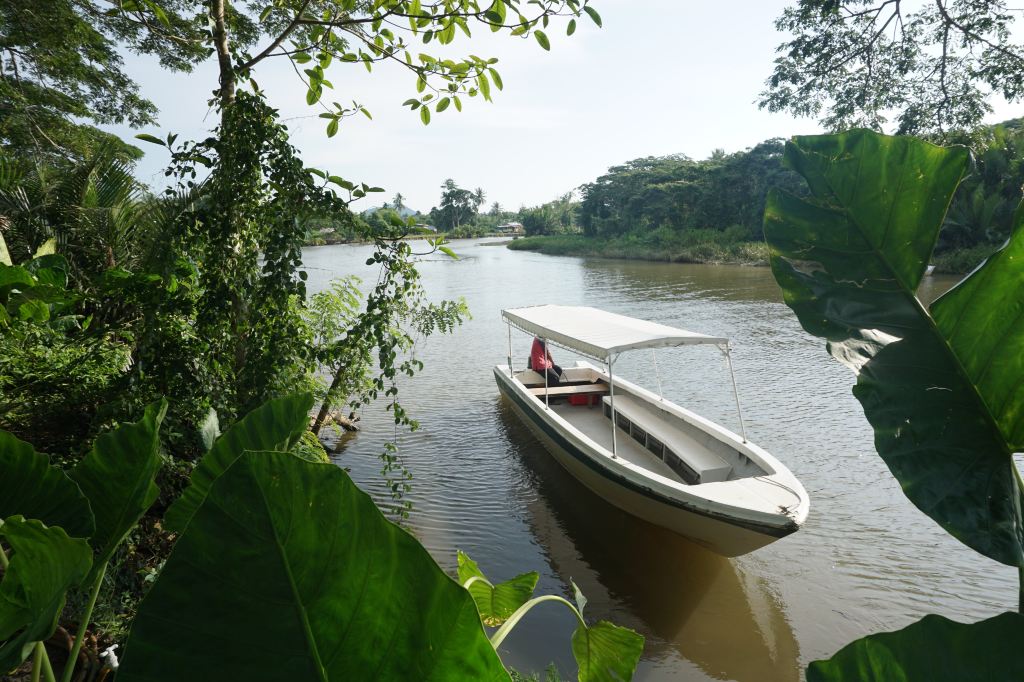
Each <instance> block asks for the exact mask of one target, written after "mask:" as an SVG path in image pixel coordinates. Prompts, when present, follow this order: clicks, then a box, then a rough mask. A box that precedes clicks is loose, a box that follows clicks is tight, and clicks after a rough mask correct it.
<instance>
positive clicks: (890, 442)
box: [765, 130, 1024, 680]
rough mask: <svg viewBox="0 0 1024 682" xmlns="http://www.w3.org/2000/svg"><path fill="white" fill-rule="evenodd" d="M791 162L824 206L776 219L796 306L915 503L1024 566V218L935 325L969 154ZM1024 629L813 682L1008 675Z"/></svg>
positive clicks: (947, 624)
mask: <svg viewBox="0 0 1024 682" xmlns="http://www.w3.org/2000/svg"><path fill="white" fill-rule="evenodd" d="M786 160H787V163H788V164H790V166H791V167H792V168H794V169H795V170H796V171H798V172H799V173H800V174H801V175H803V176H804V178H805V179H806V180H807V183H808V186H809V187H810V190H811V194H812V198H810V199H800V198H798V197H795V196H793V195H791V194H788V193H785V192H781V191H773V192H772V194H771V195H770V196H769V200H768V207H767V210H766V212H765V235H766V237H767V240H768V243H769V246H770V248H771V250H772V269H773V273H774V275H775V278H776V280H777V281H778V282H779V284H780V286H781V287H782V289H783V295H784V299H785V301H786V303H787V305H789V306H790V307H791V308H792V309H793V311H794V312H795V313H796V314H797V317H798V318H799V320H800V323H801V325H802V326H803V327H804V329H806V330H807V331H808V332H810V333H812V334H814V335H816V336H820V337H823V338H825V339H827V340H828V350H829V353H830V354H832V356H833V357H835V358H836V359H838V360H840V361H841V362H843V363H844V364H846V365H848V366H850V367H851V368H853V369H854V370H855V371H856V372H857V384H856V386H855V388H854V395H855V396H856V397H857V399H858V400H859V401H860V402H861V405H862V406H863V407H864V412H865V416H866V417H867V419H868V421H869V422H870V423H871V425H872V427H873V428H874V430H875V447H876V449H877V450H878V453H879V455H880V456H881V457H882V459H883V460H884V461H885V462H886V464H887V465H888V466H889V469H890V470H891V471H892V473H893V475H894V476H895V477H896V478H897V480H899V482H900V484H901V485H902V487H903V490H904V493H905V494H906V495H907V497H908V498H909V499H910V500H911V501H912V502H913V503H914V504H915V505H916V506H917V507H918V508H919V509H921V510H922V511H923V512H925V513H926V514H928V515H929V516H930V517H931V518H932V519H934V520H935V521H936V522H938V523H939V524H940V525H941V526H942V527H943V528H944V529H946V530H947V531H948V532H949V533H950V534H952V535H953V536H954V537H956V538H957V539H959V540H960V541H961V542H963V543H965V544H967V545H968V546H970V547H971V548H973V549H975V550H976V551H978V552H980V553H982V554H984V555H986V556H988V557H990V558H992V559H995V560H997V561H1001V562H1003V563H1006V564H1010V565H1015V566H1018V567H1024V519H1022V515H1021V508H1022V506H1021V505H1022V498H1024V492H1022V490H1021V479H1020V475H1019V474H1018V472H1017V470H1016V467H1015V465H1014V462H1013V453H1014V452H1016V451H1019V450H1020V449H1021V444H1022V442H1024V421H1022V416H1021V415H1022V414H1024V411H1022V409H1021V403H1022V401H1024V397H1022V396H1021V395H1020V394H1019V391H1018V390H1017V389H1018V386H1019V382H1020V376H1021V372H1022V370H1024V367H1022V365H1021V362H1020V358H1021V357H1022V356H1021V351H1022V346H1024V325H1022V324H1021V322H1020V319H1019V316H1018V315H1016V314H1013V313H1012V311H1017V310H1020V309H1021V307H1022V305H1024V301H1022V299H1021V295H1022V294H1021V289H1020V286H1019V282H1020V280H1021V277H1022V275H1024V272H1022V270H1021V268H1022V267H1024V265H1022V263H1024V226H1022V225H1021V223H1022V222H1024V213H1018V218H1017V220H1016V223H1017V224H1016V227H1015V229H1014V232H1013V235H1012V236H1011V238H1010V241H1009V243H1008V244H1007V245H1006V246H1005V247H1004V248H1003V249H1001V250H1000V251H998V252H996V253H995V254H994V255H993V256H992V257H991V258H989V259H988V261H986V262H985V264H984V265H982V266H981V267H980V268H979V269H978V270H977V271H975V272H974V273H972V274H971V275H970V276H968V277H967V278H966V279H964V280H963V281H962V282H960V284H958V285H957V286H956V287H954V288H953V289H951V290H950V291H949V292H947V293H946V294H945V295H943V296H942V297H941V298H939V299H938V300H936V301H935V302H934V303H932V305H931V309H930V311H929V310H926V309H925V308H924V306H923V305H922V304H921V302H920V301H919V300H918V299H917V298H916V295H915V292H916V290H917V287H918V284H919V283H920V280H921V277H922V275H923V273H924V270H925V266H926V265H927V263H928V260H929V258H930V255H931V251H932V248H933V246H934V244H935V242H936V240H937V238H938V233H939V229H940V226H941V225H942V222H943V217H944V215H945V213H946V210H947V209H948V207H949V204H950V201H951V199H952V197H953V195H954V192H955V191H956V187H957V184H958V183H959V182H960V180H961V178H962V177H963V174H964V172H965V170H966V167H967V162H968V153H967V151H966V150H965V149H963V148H941V147H936V146H934V145H931V144H928V143H926V142H922V141H920V140H916V139H913V138H906V137H902V138H900V137H896V138H894V137H885V136H881V135H878V134H875V133H871V132H869V131H863V130H858V131H851V132H849V133H844V134H841V135H835V136H820V137H798V138H795V139H794V140H793V142H791V143H790V144H788V145H787V148H786ZM1008 313H1010V314H1008ZM1022 575H1024V574H1022ZM1022 603H1024V602H1022ZM1022 627H1024V626H1022V621H1021V619H1020V616H1018V615H1015V614H1004V616H1000V617H998V618H995V619H991V620H989V621H984V622H982V623H975V624H972V625H961V624H958V623H953V622H951V621H947V620H945V619H941V618H938V617H927V618H925V619H924V620H922V621H920V622H919V623H916V624H914V625H912V626H910V627H908V628H906V629H904V630H903V631H900V632H898V633H891V634H887V635H878V636H874V637H869V638H866V639H864V640H860V641H858V642H855V643H854V644H852V645H850V646H848V647H847V648H846V649H844V650H843V651H841V652H839V654H837V655H836V656H835V657H834V658H833V659H832V660H831V661H829V662H825V663H816V664H814V665H813V666H812V668H811V669H810V670H809V671H808V679H810V680H845V679H936V680H938V679H947V680H954V679H963V678H964V677H965V676H970V677H986V675H980V674H979V671H982V670H989V669H990V670H992V672H993V674H994V676H999V677H1001V676H1003V675H1004V673H1005V672H1007V671H1008V670H1009V668H1010V667H1011V666H1013V665H1015V663H1014V662H1013V661H1011V659H1010V658H1008V657H1007V656H1008V655H1009V652H1010V651H1011V648H1012V646H1011V642H1012V641H1015V640H1016V639H1019V637H1020V631H1021V628H1022ZM937 650H938V651H941V652H942V655H940V656H937V655H936V654H935V652H936V651H937ZM996 652H998V653H996ZM997 670H998V674H996V673H995V671H997Z"/></svg>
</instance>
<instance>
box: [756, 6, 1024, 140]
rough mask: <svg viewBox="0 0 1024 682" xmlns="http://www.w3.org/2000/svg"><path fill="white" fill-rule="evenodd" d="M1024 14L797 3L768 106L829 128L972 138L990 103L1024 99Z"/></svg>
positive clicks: (1001, 9)
mask: <svg viewBox="0 0 1024 682" xmlns="http://www.w3.org/2000/svg"><path fill="white" fill-rule="evenodd" d="M1016 18H1017V16H1016V14H1015V12H1014V10H1013V9H1012V8H1009V7H1007V6H1006V4H1005V3H1003V2H995V1H993V0H981V1H976V0H937V1H936V2H934V3H932V2H929V3H921V4H920V5H916V6H913V7H907V6H906V4H905V3H903V4H901V3H900V2H885V1H884V0H842V1H840V0H795V2H794V3H793V5H792V6H791V7H789V8H787V9H786V10H785V11H784V12H783V14H782V16H781V17H779V19H778V20H777V21H776V24H775V25H776V28H777V29H778V30H779V31H780V32H782V33H783V34H785V35H787V36H791V37H790V38H789V39H788V40H787V41H786V42H784V43H783V44H782V45H780V46H779V48H778V52H779V55H780V56H779V57H778V59H776V60H775V70H774V72H773V74H772V76H771V78H769V79H768V81H767V86H768V87H767V88H766V90H765V91H764V92H763V93H762V94H761V102H760V105H761V107H766V108H768V109H769V110H771V111H789V112H792V113H794V114H796V115H798V116H818V115H819V114H821V113H822V112H824V114H825V115H824V116H823V118H822V119H821V122H822V124H823V125H824V126H825V128H826V129H828V130H840V129H843V128H849V127H852V126H863V127H867V128H872V129H875V130H881V129H882V127H883V126H884V125H885V124H886V123H887V119H886V117H887V116H888V115H890V113H895V115H896V121H897V125H898V132H899V133H909V134H919V133H926V132H946V131H949V130H966V131H970V130H972V129H973V128H975V127H976V126H977V125H978V124H979V123H980V122H981V120H982V119H983V118H984V117H985V115H987V114H988V113H990V112H991V111H992V108H991V106H990V105H989V104H988V98H989V96H990V95H992V94H999V95H1002V96H1003V97H1004V98H1006V99H1007V100H1009V101H1011V102H1013V101H1018V100H1019V99H1020V98H1021V96H1022V95H1024V70H1022V64H1024V47H1022V46H1021V44H1020V41H1019V39H1018V40H1014V21H1015V19H1016Z"/></svg>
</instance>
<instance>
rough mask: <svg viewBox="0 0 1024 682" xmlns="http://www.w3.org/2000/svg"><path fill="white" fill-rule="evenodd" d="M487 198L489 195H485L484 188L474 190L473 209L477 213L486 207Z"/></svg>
mask: <svg viewBox="0 0 1024 682" xmlns="http://www.w3.org/2000/svg"><path fill="white" fill-rule="evenodd" d="M486 198H487V194H485V193H484V189H483V187H477V188H476V189H475V190H473V208H474V211H475V212H477V213H479V212H480V207H481V206H483V205H484V200H485V199H486Z"/></svg>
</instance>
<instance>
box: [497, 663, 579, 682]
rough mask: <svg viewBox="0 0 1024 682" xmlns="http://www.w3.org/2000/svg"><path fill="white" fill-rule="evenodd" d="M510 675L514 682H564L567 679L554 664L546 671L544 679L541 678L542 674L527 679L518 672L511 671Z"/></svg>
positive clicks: (535, 674)
mask: <svg viewBox="0 0 1024 682" xmlns="http://www.w3.org/2000/svg"><path fill="white" fill-rule="evenodd" d="M508 672H509V674H510V675H511V676H512V682H563V680H564V679H565V678H563V677H562V676H561V674H559V672H558V668H557V667H556V666H555V664H554V663H552V664H550V665H549V666H548V667H547V668H546V669H545V670H544V673H543V674H544V677H543V678H541V676H540V674H537V673H534V674H533V675H530V676H529V677H527V676H526V675H523V674H522V673H520V672H518V671H516V670H509V671H508Z"/></svg>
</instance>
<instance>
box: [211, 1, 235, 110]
mask: <svg viewBox="0 0 1024 682" xmlns="http://www.w3.org/2000/svg"><path fill="white" fill-rule="evenodd" d="M227 4H228V0H210V18H211V19H213V45H214V47H215V48H216V50H217V64H218V65H219V67H220V79H219V80H220V104H221V110H223V109H225V108H226V107H227V106H228V105H229V104H231V103H232V102H234V101H235V70H234V68H233V67H232V66H231V50H230V48H229V47H228V28H227V24H226V23H225V20H224V16H225V13H226V12H227Z"/></svg>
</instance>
